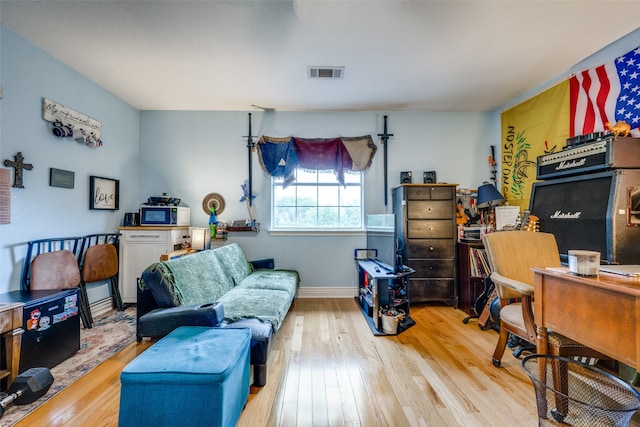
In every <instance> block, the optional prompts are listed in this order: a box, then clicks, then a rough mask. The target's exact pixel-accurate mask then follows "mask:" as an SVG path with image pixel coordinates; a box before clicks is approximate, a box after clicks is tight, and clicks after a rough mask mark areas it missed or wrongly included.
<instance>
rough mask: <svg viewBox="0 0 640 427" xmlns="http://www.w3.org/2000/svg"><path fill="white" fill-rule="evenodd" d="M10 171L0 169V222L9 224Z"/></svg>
mask: <svg viewBox="0 0 640 427" xmlns="http://www.w3.org/2000/svg"><path fill="white" fill-rule="evenodd" d="M10 183H11V172H10V171H9V169H0V224H11V187H10V185H9V184H10Z"/></svg>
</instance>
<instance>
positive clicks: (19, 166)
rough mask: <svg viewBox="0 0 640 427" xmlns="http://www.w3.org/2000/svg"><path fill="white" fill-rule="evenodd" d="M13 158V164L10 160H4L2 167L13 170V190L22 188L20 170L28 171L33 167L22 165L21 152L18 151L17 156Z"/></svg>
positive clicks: (22, 157) (29, 164)
mask: <svg viewBox="0 0 640 427" xmlns="http://www.w3.org/2000/svg"><path fill="white" fill-rule="evenodd" d="M13 158H14V159H15V160H14V161H13V162H12V161H11V160H5V161H4V165H5V166H8V167H12V168H14V169H15V177H14V178H13V186H14V187H15V188H24V185H22V170H23V169H26V170H28V171H30V170H31V169H33V165H32V164H31V163H24V156H23V155H22V152H21V151H18V154H16V155H15V156H13Z"/></svg>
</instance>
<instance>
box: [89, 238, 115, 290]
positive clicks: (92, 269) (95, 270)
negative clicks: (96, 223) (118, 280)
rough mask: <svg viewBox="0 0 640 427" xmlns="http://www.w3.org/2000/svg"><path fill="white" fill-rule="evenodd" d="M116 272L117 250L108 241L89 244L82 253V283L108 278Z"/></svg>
mask: <svg viewBox="0 0 640 427" xmlns="http://www.w3.org/2000/svg"><path fill="white" fill-rule="evenodd" d="M116 274H118V252H117V251H116V247H115V246H113V245H112V244H110V243H101V244H98V245H93V246H89V248H87V250H86V251H85V253H84V261H83V263H82V281H83V282H84V283H92V282H97V281H99V280H105V279H109V278H111V277H113V276H115V275H116Z"/></svg>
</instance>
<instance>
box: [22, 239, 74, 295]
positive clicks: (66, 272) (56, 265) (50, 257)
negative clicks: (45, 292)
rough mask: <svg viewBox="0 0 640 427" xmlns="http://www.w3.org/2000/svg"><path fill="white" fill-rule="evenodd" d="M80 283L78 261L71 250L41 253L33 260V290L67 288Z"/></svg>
mask: <svg viewBox="0 0 640 427" xmlns="http://www.w3.org/2000/svg"><path fill="white" fill-rule="evenodd" d="M79 284H80V269H79V268H78V261H77V260H76V256H75V254H74V253H73V252H71V251H69V250H66V249H65V250H61V251H55V252H46V253H41V254H40V255H38V256H36V257H35V258H34V259H33V261H32V262H31V280H30V284H29V289H31V290H41V289H65V288H73V287H76V286H78V285H79Z"/></svg>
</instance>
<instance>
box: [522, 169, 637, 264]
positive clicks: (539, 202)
mask: <svg viewBox="0 0 640 427" xmlns="http://www.w3.org/2000/svg"><path fill="white" fill-rule="evenodd" d="M639 195H640V169H616V170H611V171H607V172H598V173H590V174H583V175H578V176H573V177H567V178H560V179H551V180H547V181H542V182H536V183H534V184H533V186H532V191H531V200H530V204H529V209H530V210H531V214H533V215H536V216H538V217H539V218H540V231H545V232H548V233H552V234H553V235H555V237H556V240H557V242H558V249H559V250H560V254H561V258H562V260H563V261H565V262H566V261H567V251H568V250H569V249H586V250H592V251H598V252H600V257H601V260H602V261H604V262H605V263H607V262H608V263H617V264H640V244H638V243H639V242H640V226H639V225H640V218H639V215H638V211H637V208H634V205H638V203H639V198H640V196H639Z"/></svg>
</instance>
